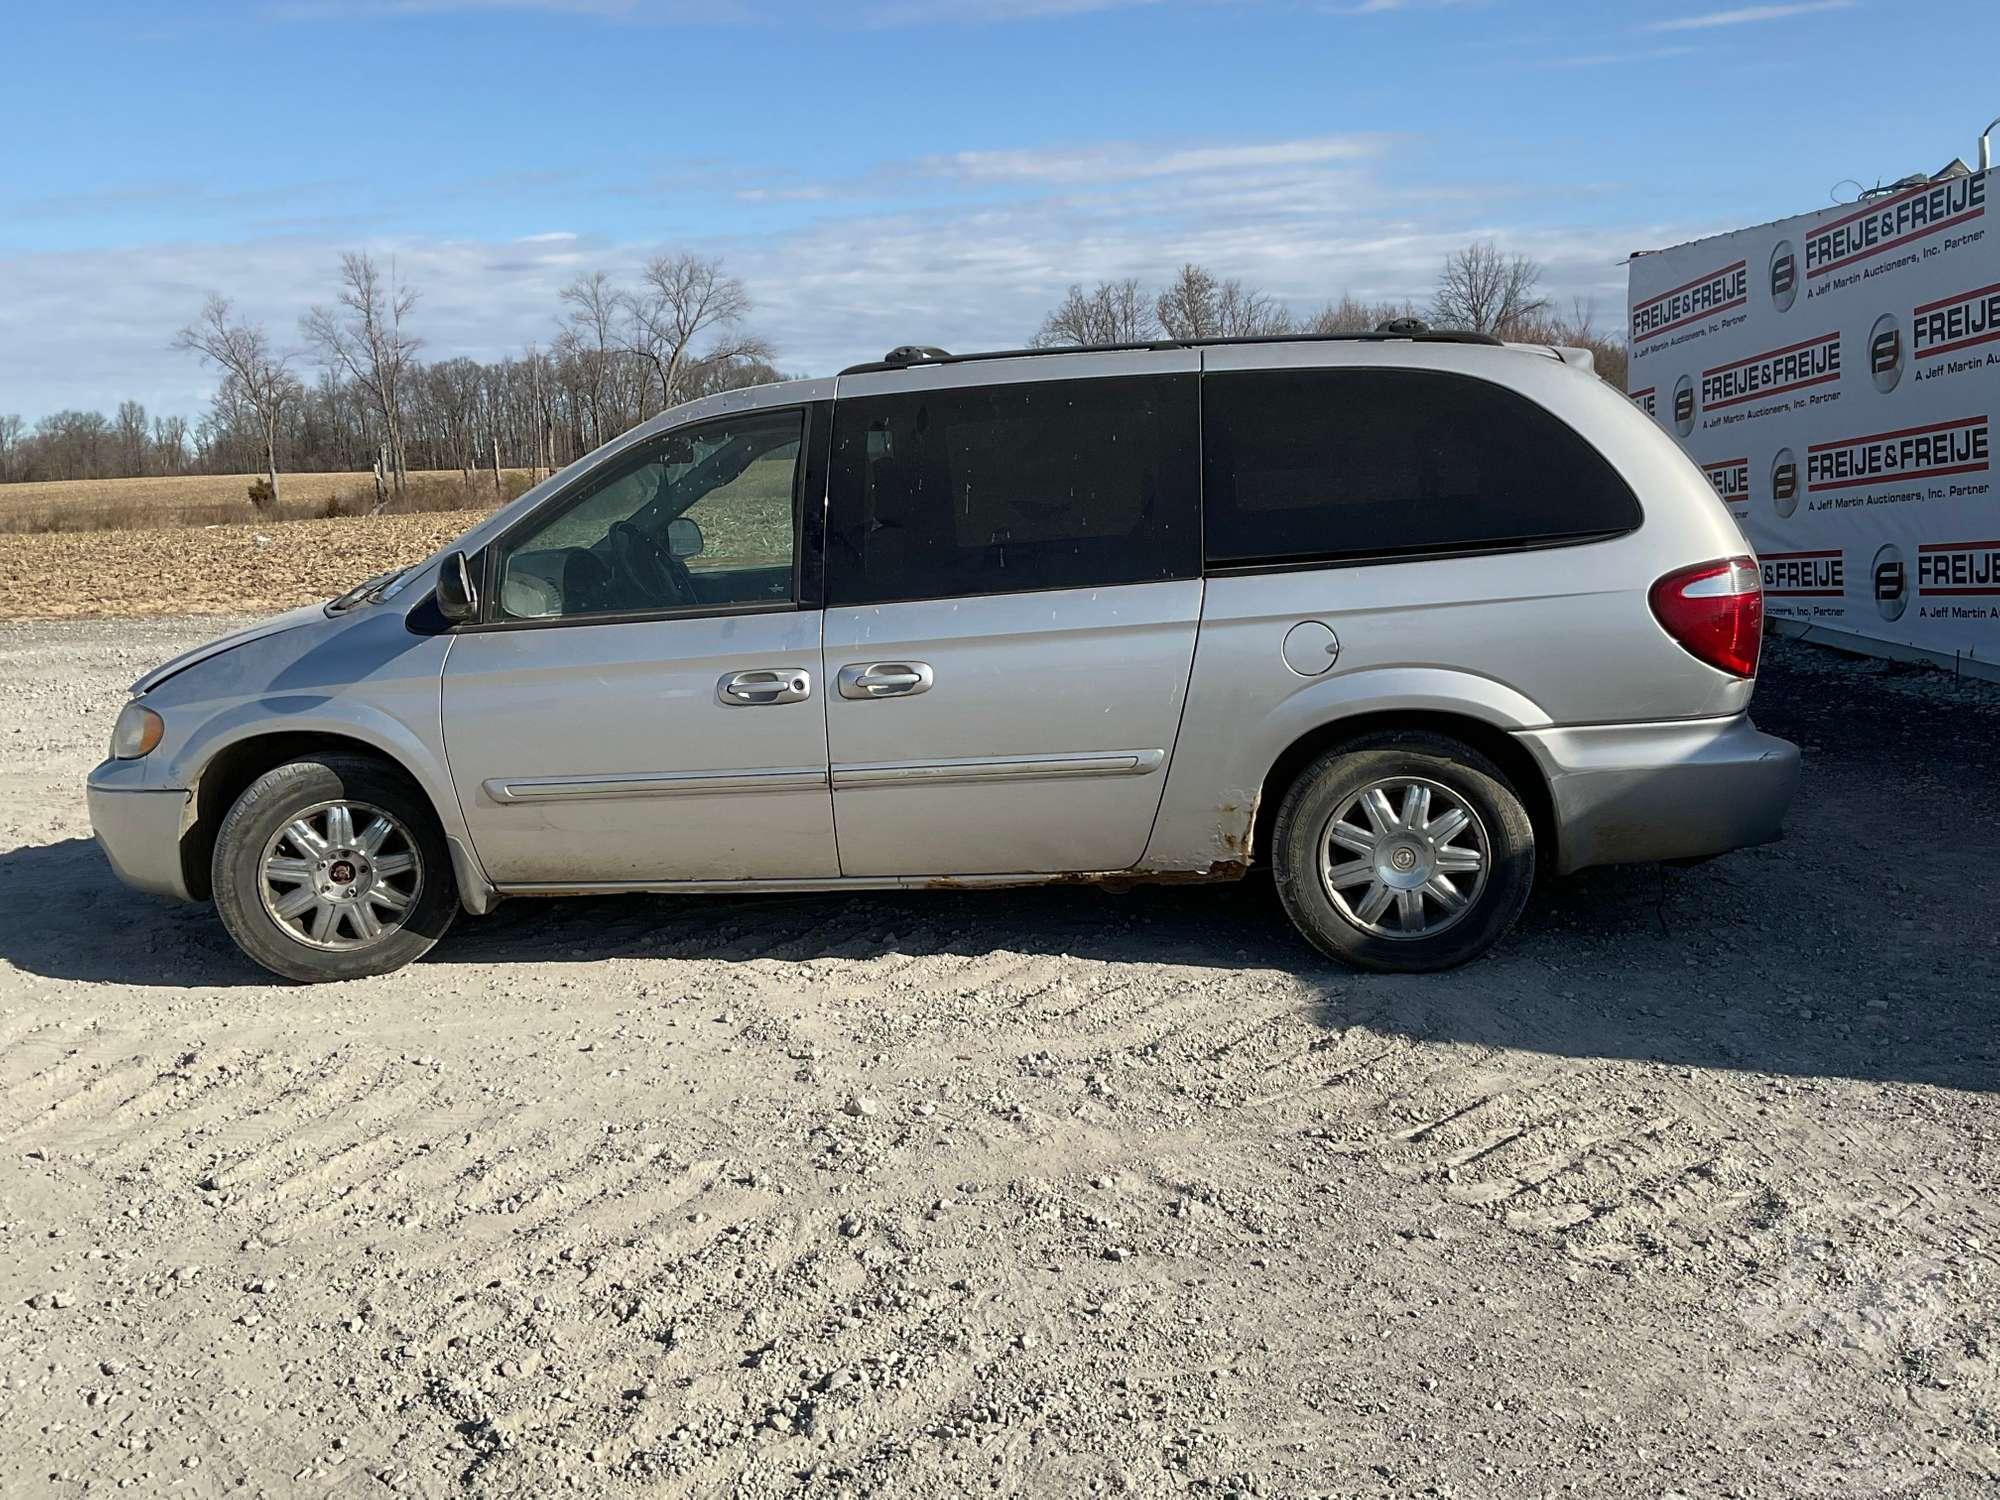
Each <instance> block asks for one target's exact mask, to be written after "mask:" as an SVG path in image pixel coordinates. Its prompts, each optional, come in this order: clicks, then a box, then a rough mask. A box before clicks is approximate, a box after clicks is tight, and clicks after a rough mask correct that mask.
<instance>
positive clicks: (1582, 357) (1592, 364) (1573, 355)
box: [1507, 344, 1597, 375]
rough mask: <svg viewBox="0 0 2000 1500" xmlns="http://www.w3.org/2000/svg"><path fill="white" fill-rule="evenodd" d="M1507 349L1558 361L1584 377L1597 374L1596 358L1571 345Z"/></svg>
mask: <svg viewBox="0 0 2000 1500" xmlns="http://www.w3.org/2000/svg"><path fill="white" fill-rule="evenodd" d="M1507 347H1508V348H1509V349H1519V350H1521V351H1522V352H1523V353H1524V354H1546V355H1547V356H1548V357H1549V358H1550V359H1559V360H1561V361H1562V362H1563V363H1564V364H1566V365H1568V366H1569V367H1570V368H1571V369H1573V370H1581V371H1583V373H1584V374H1586V375H1595V374H1596V373H1597V357H1596V356H1595V355H1593V354H1592V353H1591V352H1590V351H1589V350H1588V349H1579V348H1577V347H1575V346H1574V345H1572V344H1509V345H1508V346H1507Z"/></svg>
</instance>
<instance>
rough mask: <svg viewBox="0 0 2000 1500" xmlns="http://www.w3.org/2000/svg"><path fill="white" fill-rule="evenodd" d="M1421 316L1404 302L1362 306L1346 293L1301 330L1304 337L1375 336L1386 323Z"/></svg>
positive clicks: (1318, 313) (1312, 318) (1373, 303)
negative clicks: (1348, 334)
mask: <svg viewBox="0 0 2000 1500" xmlns="http://www.w3.org/2000/svg"><path fill="white" fill-rule="evenodd" d="M1421 316H1422V314H1421V313H1419V312H1418V311H1417V308H1416V305H1415V304H1414V303H1411V302H1408V301H1403V302H1363V301H1361V300H1360V299H1359V298H1357V297H1354V296H1352V295H1350V294H1348V293H1345V292H1343V293H1342V294H1341V298H1340V300H1339V301H1338V302H1328V303H1326V304H1325V305H1324V306H1322V307H1321V308H1320V310H1319V311H1318V312H1316V313H1314V314H1313V315H1312V316H1311V317H1310V318H1307V319H1306V321H1305V324H1304V326H1303V328H1302V330H1301V331H1302V332H1305V333H1373V332H1375V331H1376V330H1377V329H1378V328H1380V327H1381V326H1382V325H1383V324H1384V323H1391V322H1396V321H1399V320H1401V319H1404V318H1418V317H1421Z"/></svg>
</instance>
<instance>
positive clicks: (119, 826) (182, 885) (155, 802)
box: [87, 761, 193, 901]
mask: <svg viewBox="0 0 2000 1500" xmlns="http://www.w3.org/2000/svg"><path fill="white" fill-rule="evenodd" d="M130 764H131V762H119V761H106V762H105V763H104V765H101V766H99V767H98V768H97V769H96V770H95V771H93V772H91V773H90V780H89V782H88V783H87V788H88V795H89V801H90V826H91V828H92V829H93V830H94V831H95V832H96V834H97V843H98V846H99V847H100V848H101V849H103V850H104V854H105V857H106V858H107V859H109V860H110V861H111V869H112V873H113V874H115V875H117V877H118V878H119V879H120V880H122V881H124V882H125V884H127V885H129V886H131V887H132V888H133V889H134V890H139V891H150V892H152V893H153V894H154V895H156V896H171V897H173V898H174V899H175V900H177V901H189V900H192V899H193V897H192V896H191V895H190V894H189V892H188V888H187V880H186V878H185V877H184V876H183V874H182V872H181V833H182V830H183V822H184V819H185V817H186V814H187V805H188V794H187V793H186V792H185V791H182V790H179V789H174V790H160V789H157V788H143V789H141V788H128V787H121V786H118V785H115V784H114V779H115V777H116V776H117V774H118V768H120V767H122V766H126V765H130Z"/></svg>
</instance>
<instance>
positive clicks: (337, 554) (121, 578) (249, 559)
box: [0, 511, 483, 620]
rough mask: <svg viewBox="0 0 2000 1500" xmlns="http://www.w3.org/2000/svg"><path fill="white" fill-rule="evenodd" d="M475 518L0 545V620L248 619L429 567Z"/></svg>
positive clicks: (22, 539)
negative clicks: (413, 566)
mask: <svg viewBox="0 0 2000 1500" xmlns="http://www.w3.org/2000/svg"><path fill="white" fill-rule="evenodd" d="M482 514H483V512H480V511H439V512H434V513H430V514H424V515H400V516H371V517H365V518H361V519H350V518H347V517H341V518H338V519H335V520H319V521H297V522H293V523H291V524H288V525H282V526H270V525H261V524H260V525H252V526H209V527H190V526H171V527H161V528H156V529H152V530H131V531H101V532H90V533H80V532H50V533H44V534H42V535H12V536H0V620H32V619H43V620H47V619H86V618H90V617H92V616H132V615H159V614H176V615H180V614H231V613H256V612H258V611H260V610H277V609H289V608H292V607H293V606H295V605H300V604H313V603H317V602H319V601H321V600H324V599H328V598H331V597H332V596H333V595H335V594H337V593H340V592H341V591H342V590H344V589H346V588H348V587H349V586H350V585H352V584H356V583H359V582H360V581H361V580H362V579H364V578H366V577H368V576H369V575H371V574H374V573H380V572H382V571H384V570H385V569H388V568H393V567H398V566H400V565H402V564H404V563H413V562H416V561H418V560H420V559H422V558H424V557H427V556H428V555H429V554H431V553H432V552H435V551H436V550H437V549H438V548H439V547H441V546H443V545H444V544H445V543H446V542H448V541H450V540H451V539H452V538H453V537H455V536H457V535H458V534H459V533H460V532H462V531H464V530H465V529H466V528H467V527H469V526H471V525H472V524H473V523H474V522H475V521H477V520H478V519H479V518H480V516H481V515H482Z"/></svg>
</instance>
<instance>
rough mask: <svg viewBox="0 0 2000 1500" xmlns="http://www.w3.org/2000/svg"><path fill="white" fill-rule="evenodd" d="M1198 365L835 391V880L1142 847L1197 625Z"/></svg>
mask: <svg viewBox="0 0 2000 1500" xmlns="http://www.w3.org/2000/svg"><path fill="white" fill-rule="evenodd" d="M1196 359H1197V356H1196V355H1195V354H1194V353H1193V352H1191V351H1171V352H1148V353H1140V354H1126V355H1099V356H1078V357H1075V358H1070V359H1065V360H1064V361H1063V362H1062V363H1063V368H1064V377H1065V378H1063V379H1061V380H1047V379H1038V378H1036V377H1037V376H1038V375H1039V374H1041V373H1043V372H1045V371H1046V370H1047V369H1048V365H1047V364H1046V363H1044V362H1041V361H1037V360H1033V359H1023V360H1018V361H1007V362H997V361H996V362H985V361H979V362H970V363H967V364H962V365H943V366H937V367H933V368H929V369H923V368H918V369H910V370H904V371H896V372H884V373H881V374H869V375H862V376H844V377H842V379H841V383H840V387H839V393H838V396H839V399H838V400H837V402H836V405H835V416H834V452H833V458H832V462H831V465H830V483H829V491H828V516H827V528H828V553H827V580H826V588H827V594H826V599H827V623H826V634H825V643H826V673H827V677H828V685H827V686H828V696H827V699H826V711H827V738H828V746H829V752H830V757H831V761H832V770H833V787H834V817H835V826H836V829H837V832H838V835H839V843H840V868H841V872H842V874H844V875H848V876H876V877H879V876H924V875H981V874H1013V873H1022V874H1026V873H1048V872H1056V871H1071V870H1078V871H1081V870H1120V869H1126V868H1129V867H1130V866H1132V865H1134V864H1136V863H1137V862H1138V860H1139V857H1140V856H1141V854H1143V853H1144V852H1145V847H1146V841H1147V837H1148V835H1149V834H1150V832H1151V830H1152V826H1153V819H1154V816H1155V814H1156V813H1157V812H1158V810H1159V805H1160V793H1161V789H1162V788H1163V787H1164V786H1165V784H1166V779H1167V763H1168V761H1169V759H1170V758H1171V756H1172V754H1173V745H1174V736H1175V734H1176V732H1177V730H1178V728H1179V725H1180V717H1181V704H1182V702H1183V701H1184V699H1185V696H1186V691H1187V681H1188V671H1189V667H1190V665H1191V663H1192V660H1193V656H1194V638H1195V627H1196V623H1197V621H1198V620H1199V618H1200V614H1201V588H1202V585H1201V578H1200V573H1201V550H1200V511H1199V504H1198V499H1197V495H1198V489H1197V486H1198V475H1197V472H1196V469H1197V437H1196V427H1197V421H1198V419H1197V416H1196V392H1195V381H1196V378H1197V377H1196V374H1195V371H1196Z"/></svg>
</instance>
